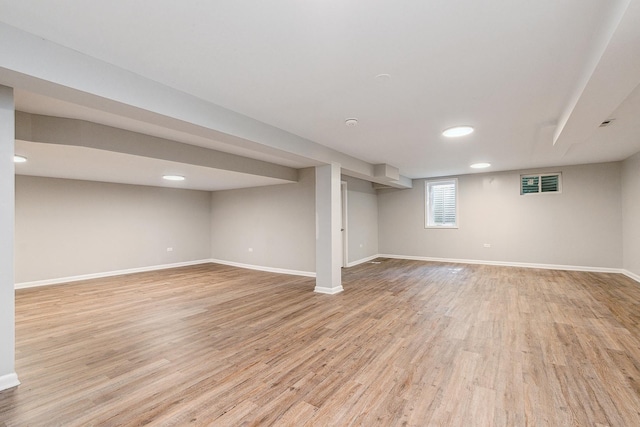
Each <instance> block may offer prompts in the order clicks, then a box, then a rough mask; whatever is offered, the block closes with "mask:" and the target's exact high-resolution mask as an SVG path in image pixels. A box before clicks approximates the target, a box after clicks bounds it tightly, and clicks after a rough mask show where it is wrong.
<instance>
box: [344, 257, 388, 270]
mask: <svg viewBox="0 0 640 427" xmlns="http://www.w3.org/2000/svg"><path fill="white" fill-rule="evenodd" d="M379 257H380V255H378V254H376V255H371V256H368V257H366V258H362V259H359V260H357V261H352V262H348V263H347V268H348V267H355V266H356V265H360V264H364V263H365V262H369V261H373V260H374V259H376V258H379Z"/></svg>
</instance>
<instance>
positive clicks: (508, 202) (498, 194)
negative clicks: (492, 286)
mask: <svg viewBox="0 0 640 427" xmlns="http://www.w3.org/2000/svg"><path fill="white" fill-rule="evenodd" d="M558 171H560V172H562V186H563V191H562V193H561V194H545V195H531V196H521V195H520V190H519V178H520V173H525V172H558ZM458 178H459V180H458V185H459V190H458V191H459V193H458V197H459V229H425V228H424V213H425V208H424V200H425V196H424V180H415V181H414V186H413V188H412V189H410V190H384V191H381V192H380V193H379V195H378V206H379V211H378V212H379V239H380V242H379V246H380V253H382V254H394V255H409V256H419V257H433V258H452V259H465V260H486V261H498V262H521V263H537V264H553V265H573V266H586V267H605V268H620V267H622V208H621V193H620V188H621V164H620V163H604V164H595V165H583V166H565V167H556V168H546V169H537V170H535V171H522V172H521V171H512V172H501V173H485V174H474V175H463V176H460V177H458ZM485 243H489V244H491V248H484V247H483V245H484V244H485Z"/></svg>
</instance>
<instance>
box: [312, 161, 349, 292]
mask: <svg viewBox="0 0 640 427" xmlns="http://www.w3.org/2000/svg"><path fill="white" fill-rule="evenodd" d="M340 185H341V182H340V165H339V164H337V163H332V164H329V165H324V166H316V288H315V292H319V293H323V294H337V293H338V292H342V291H343V288H342V269H341V267H342V259H341V248H340V245H341V241H340V240H341V239H340V236H341V234H340V233H341V230H340V229H341V227H342V211H341V200H340Z"/></svg>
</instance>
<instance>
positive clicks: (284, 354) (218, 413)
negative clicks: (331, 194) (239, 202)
mask: <svg viewBox="0 0 640 427" xmlns="http://www.w3.org/2000/svg"><path fill="white" fill-rule="evenodd" d="M378 261H381V262H380V263H379V264H371V263H368V264H363V265H361V266H358V267H354V268H351V269H348V270H345V271H344V276H343V277H344V278H343V283H344V288H345V291H344V292H343V293H342V294H339V295H334V296H329V295H320V294H314V293H313V287H314V281H313V279H309V278H300V277H295V276H284V275H276V274H270V273H262V272H256V271H250V270H242V269H237V268H233V267H227V266H221V265H214V264H210V265H202V266H196V267H186V268H179V269H174V270H165V271H161V272H154V273H142V274H135V275H128V276H121V277H117V278H109V279H98V280H92V281H86V282H82V283H76V284H68V285H61V286H50V287H42V288H37V289H29V290H20V291H17V298H16V311H17V313H16V323H17V325H16V326H17V361H16V363H17V371H18V375H19V378H20V380H21V381H22V385H21V386H20V387H18V388H17V389H13V390H10V391H5V392H2V393H0V420H1V421H0V425H2V426H56V425H60V426H90V425H96V426H97V425H100V426H122V425H145V424H152V425H167V426H169V425H176V426H179V425H216V426H239V425H278V426H287V425H295V426H302V425H318V426H347V425H358V426H360V425H362V426H377V425H380V426H395V425H411V426H414V425H415V426H450V425H451V426H454V425H456V426H470V425H478V426H492V425H494V426H520V425H535V426H607V425H608V426H640V415H639V411H640V310H639V306H640V284H638V283H636V282H634V281H632V280H631V279H628V278H626V277H624V276H621V275H615V274H595V273H579V272H561V271H546V270H532V269H517V268H504V267H492V266H474V265H461V264H439V263H425V262H417V261H400V260H382V259H381V260H378Z"/></svg>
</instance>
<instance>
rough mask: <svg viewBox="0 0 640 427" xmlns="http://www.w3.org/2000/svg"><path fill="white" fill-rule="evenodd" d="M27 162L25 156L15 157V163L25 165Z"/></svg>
mask: <svg viewBox="0 0 640 427" xmlns="http://www.w3.org/2000/svg"><path fill="white" fill-rule="evenodd" d="M26 161H27V158H26V157H25V156H18V155H17V154H16V155H14V156H13V163H24V162H26Z"/></svg>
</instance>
